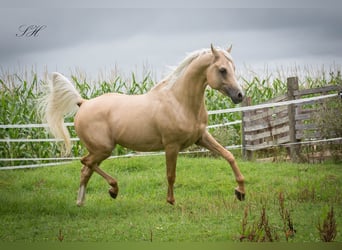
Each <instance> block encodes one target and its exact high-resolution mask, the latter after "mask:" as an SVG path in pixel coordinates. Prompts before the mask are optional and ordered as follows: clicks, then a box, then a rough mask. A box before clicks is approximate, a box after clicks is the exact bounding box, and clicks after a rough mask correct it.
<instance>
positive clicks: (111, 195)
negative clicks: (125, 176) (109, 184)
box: [108, 188, 118, 199]
mask: <svg viewBox="0 0 342 250" xmlns="http://www.w3.org/2000/svg"><path fill="white" fill-rule="evenodd" d="M108 193H109V195H110V197H112V198H113V199H115V198H116V197H117V196H118V192H117V191H116V192H115V191H114V190H113V189H112V188H111V189H109V190H108Z"/></svg>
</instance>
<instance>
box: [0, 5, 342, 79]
mask: <svg viewBox="0 0 342 250" xmlns="http://www.w3.org/2000/svg"><path fill="white" fill-rule="evenodd" d="M12 2H16V1H12ZM86 2H87V1H85V2H84V3H86ZM133 2H134V1H133ZM140 2H141V1H140ZM149 2H151V1H149ZM193 2H194V1H188V2H187V3H193ZM202 2H204V1H197V3H199V5H190V4H188V5H184V6H185V7H186V8H162V7H163V6H159V5H156V4H155V5H151V6H144V7H145V8H77V6H71V7H74V8H58V9H53V8H49V9H46V8H44V9H42V8H31V9H25V8H24V9H23V8H22V9H17V8H16V9H4V8H2V9H0V66H1V68H2V69H5V70H10V71H11V72H15V71H16V70H18V69H19V68H23V67H28V68H29V69H30V68H31V67H32V66H34V67H36V68H37V69H38V71H42V70H43V69H45V68H47V69H48V70H49V71H56V70H57V71H60V72H62V73H64V74H66V75H67V76H70V73H71V71H74V70H75V69H76V68H79V69H81V70H82V71H84V72H86V73H87V74H88V75H90V76H92V77H93V78H96V77H97V74H98V73H99V72H100V71H109V70H110V69H111V68H113V67H114V66H115V65H117V67H118V68H119V70H121V71H122V72H123V73H124V74H128V72H130V71H136V70H137V71H139V72H140V71H141V70H142V68H143V65H148V68H149V69H150V70H152V71H153V73H154V74H155V76H156V78H159V79H160V77H161V76H162V75H163V74H165V72H167V66H169V65H177V63H178V62H179V61H180V60H182V59H183V58H184V57H185V56H186V53H187V52H191V51H194V50H197V49H201V48H208V47H209V46H210V44H211V43H213V44H214V45H216V46H221V47H227V46H228V45H229V44H233V50H232V55H233V58H234V60H235V63H236V64H237V67H238V68H240V69H242V68H245V67H246V66H247V67H249V68H252V69H255V70H256V71H257V70H261V69H263V68H264V67H265V66H266V67H268V68H269V69H270V70H272V69H274V68H275V67H281V66H283V67H288V66H294V65H298V66H306V65H312V66H319V65H323V64H324V65H326V66H327V67H330V66H331V65H334V64H335V65H336V64H337V65H339V66H340V65H341V63H342V14H341V13H342V12H341V10H342V9H341V7H340V6H336V5H337V4H335V5H333V4H329V1H328V2H326V3H327V5H326V6H325V7H324V8H317V6H316V5H315V4H312V5H310V6H307V7H310V8H307V7H306V6H299V7H301V8H297V7H295V6H291V7H293V8H222V7H227V6H221V5H220V3H222V2H223V1H215V0H214V1H211V2H217V3H218V5H217V8H206V7H203V6H202V5H201V3H202ZM332 2H334V3H336V1H332ZM159 3H160V2H159ZM311 3H315V1H313V2H311ZM189 5H190V6H189ZM138 6H139V5H138ZM192 6H194V7H203V8H193V7H192ZM312 6H313V7H314V8H311V7H312ZM5 7H11V6H7V5H5ZM24 7H25V6H24ZM31 7H32V6H31ZM43 7H49V6H43ZM50 7H51V6H50ZM83 7H93V6H90V5H89V6H88V5H87V4H85V6H83ZM99 7H101V6H99ZM111 7H113V6H111ZM114 7H115V6H114ZM123 7H127V6H123ZM146 7H147V8H146ZM150 7H153V8H150ZM156 7H157V8H156ZM176 7H179V6H176ZM211 7H216V6H215V5H214V6H211ZM252 7H254V6H252ZM30 25H37V26H38V27H42V28H41V29H40V30H39V31H37V32H36V33H34V34H31V36H30V32H29V31H27V32H26V33H25V34H23V33H24V31H25V29H26V28H28V27H29V26H30Z"/></svg>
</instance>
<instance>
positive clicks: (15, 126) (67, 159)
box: [0, 93, 342, 170]
mask: <svg viewBox="0 0 342 250" xmlns="http://www.w3.org/2000/svg"><path fill="white" fill-rule="evenodd" d="M339 95H340V96H341V93H340V94H337V93H336V94H329V95H322V96H315V97H309V98H303V99H298V100H290V101H283V102H275V103H267V104H260V105H254V106H247V107H238V108H230V109H221V110H212V111H208V114H209V115H214V114H224V113H232V112H242V111H249V110H255V109H262V108H269V107H279V106H285V105H290V104H298V103H306V102H311V101H314V100H321V99H325V98H331V97H337V96H339ZM341 97H342V96H341ZM240 123H241V120H237V121H232V122H227V123H223V124H213V125H210V126H208V128H218V127H223V126H230V125H235V124H240ZM65 125H66V126H74V125H73V123H65ZM46 127H47V124H6V125H5V124H0V129H8V128H12V129H20V128H46ZM78 140H79V138H71V141H78ZM58 141H61V140H60V139H54V138H19V139H18V138H0V143H18V142H22V143H27V142H58ZM330 141H342V137H337V138H330V139H326V140H316V141H307V142H299V143H298V144H307V143H322V142H330ZM286 145H289V144H286ZM226 148H227V149H235V148H242V145H233V146H227V147H226ZM198 152H206V150H201V151H192V152H188V151H186V152H181V154H189V153H198ZM163 154H164V153H135V154H127V155H122V156H112V157H110V158H122V157H140V156H146V155H163ZM77 159H80V157H59V158H57V157H56V158H0V161H2V162H9V161H11V162H14V161H59V162H52V163H42V164H31V165H22V166H9V167H0V170H8V169H21V168H35V167H46V166H56V165H60V164H65V163H67V162H70V161H71V160H77ZM60 161H62V162H60Z"/></svg>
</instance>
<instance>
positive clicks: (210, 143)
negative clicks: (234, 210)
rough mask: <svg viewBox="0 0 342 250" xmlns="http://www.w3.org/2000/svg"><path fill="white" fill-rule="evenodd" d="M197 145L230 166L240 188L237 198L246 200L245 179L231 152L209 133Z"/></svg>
mask: <svg viewBox="0 0 342 250" xmlns="http://www.w3.org/2000/svg"><path fill="white" fill-rule="evenodd" d="M196 144H197V145H200V146H203V147H205V148H207V149H209V150H210V151H212V152H214V153H217V154H219V155H221V156H222V157H223V158H224V159H226V160H227V161H228V163H229V164H230V166H231V168H232V170H233V172H234V175H235V179H236V182H237V183H238V187H237V188H236V189H235V195H236V197H237V198H238V199H239V200H240V201H242V200H244V199H245V186H244V177H243V175H242V174H241V172H240V169H239V167H238V165H237V163H236V160H235V158H234V156H233V154H232V153H231V152H229V151H228V150H226V149H225V148H224V147H222V146H221V145H220V144H219V143H218V142H217V141H216V140H215V139H214V138H213V137H212V136H211V134H209V133H208V132H207V131H206V132H205V133H204V134H203V136H202V138H201V139H200V140H199V141H198V142H197V143H196Z"/></svg>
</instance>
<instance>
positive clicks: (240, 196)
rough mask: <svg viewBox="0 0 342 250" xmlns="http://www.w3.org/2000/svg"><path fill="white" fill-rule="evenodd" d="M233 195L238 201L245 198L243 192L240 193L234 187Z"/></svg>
mask: <svg viewBox="0 0 342 250" xmlns="http://www.w3.org/2000/svg"><path fill="white" fill-rule="evenodd" d="M235 196H236V198H238V200H239V201H244V200H245V194H244V193H241V192H240V191H239V190H237V189H235Z"/></svg>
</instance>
